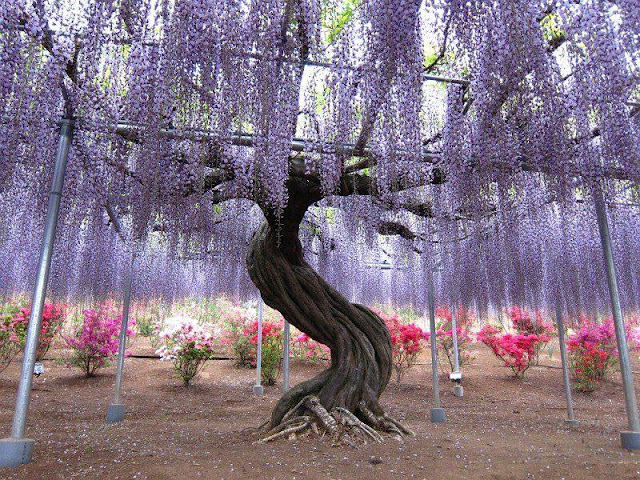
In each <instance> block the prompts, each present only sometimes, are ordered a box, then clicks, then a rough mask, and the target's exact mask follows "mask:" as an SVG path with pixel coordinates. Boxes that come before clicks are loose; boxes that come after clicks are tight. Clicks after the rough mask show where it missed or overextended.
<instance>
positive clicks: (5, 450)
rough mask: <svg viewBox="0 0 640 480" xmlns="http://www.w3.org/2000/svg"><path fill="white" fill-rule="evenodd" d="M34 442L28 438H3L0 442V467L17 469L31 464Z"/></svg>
mask: <svg viewBox="0 0 640 480" xmlns="http://www.w3.org/2000/svg"><path fill="white" fill-rule="evenodd" d="M35 443H36V442H35V440H31V439H29V438H17V439H16V438H3V439H2V440H0V467H18V466H20V465H23V464H25V463H31V456H32V455H33V446H34V445H35Z"/></svg>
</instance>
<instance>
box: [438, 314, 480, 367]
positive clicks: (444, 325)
mask: <svg viewBox="0 0 640 480" xmlns="http://www.w3.org/2000/svg"><path fill="white" fill-rule="evenodd" d="M457 313H458V316H457V317H456V336H457V339H458V363H459V365H460V367H463V366H464V365H468V364H469V363H471V360H472V359H473V357H472V356H471V352H470V348H471V344H472V342H473V338H472V336H471V325H472V324H473V321H474V318H473V316H472V315H471V312H469V311H468V310H466V309H464V308H462V307H458V309H457ZM436 319H438V322H437V324H436V327H437V328H436V343H437V345H438V351H439V352H440V353H442V354H444V358H446V360H447V363H448V365H449V371H450V372H453V370H454V369H455V357H454V350H453V315H452V313H451V309H450V308H449V307H448V306H446V305H445V306H442V307H438V308H436ZM439 358H443V355H440V357H439Z"/></svg>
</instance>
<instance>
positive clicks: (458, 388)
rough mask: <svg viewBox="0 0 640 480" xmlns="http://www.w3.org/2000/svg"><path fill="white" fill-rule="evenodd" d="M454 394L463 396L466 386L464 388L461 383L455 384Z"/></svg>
mask: <svg viewBox="0 0 640 480" xmlns="http://www.w3.org/2000/svg"><path fill="white" fill-rule="evenodd" d="M453 394H454V395H455V396H456V397H460V398H462V397H463V396H464V388H462V385H460V384H456V385H454V386H453Z"/></svg>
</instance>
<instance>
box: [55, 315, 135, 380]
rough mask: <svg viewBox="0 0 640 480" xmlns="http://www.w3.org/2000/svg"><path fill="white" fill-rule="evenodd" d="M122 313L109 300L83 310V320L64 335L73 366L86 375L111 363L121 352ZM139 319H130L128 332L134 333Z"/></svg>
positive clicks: (69, 361) (69, 362) (90, 375)
mask: <svg viewBox="0 0 640 480" xmlns="http://www.w3.org/2000/svg"><path fill="white" fill-rule="evenodd" d="M121 325H122V316H121V315H118V314H117V313H116V311H115V309H114V308H113V307H112V306H111V304H110V303H108V302H105V303H103V304H101V305H99V306H98V308H97V309H88V310H84V311H83V312H82V320H81V321H80V323H79V325H78V327H77V329H76V330H75V332H73V334H72V336H71V337H69V338H65V341H66V343H67V346H68V347H69V348H70V349H71V350H72V353H71V357H70V358H69V360H68V366H69V367H71V366H74V367H77V368H79V369H80V370H82V371H83V372H84V374H85V375H86V376H87V377H92V376H94V375H95V373H96V371H97V370H98V369H100V368H102V367H104V366H107V365H109V364H110V362H111V361H113V359H114V358H115V356H116V355H117V353H118V344H119V335H120V330H121ZM135 325H136V322H135V320H134V319H133V318H130V319H129V325H128V328H127V336H129V337H131V336H133V335H134V334H135Z"/></svg>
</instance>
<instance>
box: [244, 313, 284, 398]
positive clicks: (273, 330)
mask: <svg viewBox="0 0 640 480" xmlns="http://www.w3.org/2000/svg"><path fill="white" fill-rule="evenodd" d="M282 328H283V326H282V325H280V324H277V323H273V322H262V381H263V382H264V383H266V384H267V385H273V384H274V383H276V378H277V376H278V371H279V369H280V361H281V360H282V356H283V354H284V347H283V345H282V339H281V336H282ZM244 336H245V337H247V338H248V339H249V345H250V346H251V352H250V355H251V357H250V358H251V360H250V364H251V366H252V367H254V368H255V366H256V358H257V352H258V321H257V320H256V321H255V322H253V323H252V324H251V325H250V326H249V327H248V328H246V329H245V330H244Z"/></svg>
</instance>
